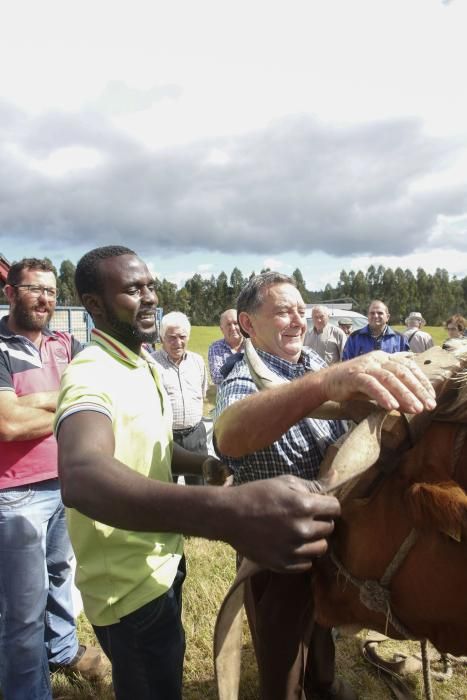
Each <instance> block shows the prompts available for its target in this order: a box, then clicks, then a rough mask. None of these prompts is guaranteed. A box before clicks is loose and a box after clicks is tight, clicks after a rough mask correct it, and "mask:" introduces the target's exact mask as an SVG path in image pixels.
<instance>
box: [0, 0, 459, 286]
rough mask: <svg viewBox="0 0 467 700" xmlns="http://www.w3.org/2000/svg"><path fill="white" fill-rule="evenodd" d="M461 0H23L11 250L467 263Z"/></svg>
mask: <svg viewBox="0 0 467 700" xmlns="http://www.w3.org/2000/svg"><path fill="white" fill-rule="evenodd" d="M466 26H467V3H466V2H465V0H450V1H449V0H445V1H444V2H443V1H442V0H303V1H302V0H287V1H285V0H268V1H267V2H266V1H265V0H254V1H253V2H252V0H235V2H234V1H233V0H230V1H227V0H170V2H168V1H167V0H164V1H162V0H148V1H147V2H146V1H144V0H131V1H130V0H112V1H109V0H79V2H78V0H56V1H51V0H41V1H40V2H34V0H15V2H9V3H2V16H1V23H0V66H1V68H0V252H2V253H3V255H5V257H7V258H8V259H9V260H14V259H17V258H19V257H22V256H23V255H37V256H43V255H48V256H49V257H51V258H52V259H53V260H54V262H56V263H60V262H61V261H62V260H63V259H65V258H69V259H71V260H72V261H73V262H75V263H76V262H77V260H78V259H79V257H80V256H81V255H82V254H83V253H84V252H86V251H87V250H89V249H90V248H92V247H95V246H97V245H106V244H110V243H121V244H123V245H128V246H129V247H131V248H133V249H135V250H136V251H137V252H138V253H139V254H140V255H141V256H142V257H143V258H144V259H145V260H146V261H148V262H149V263H150V264H151V266H152V269H153V270H154V272H155V273H156V274H158V275H159V276H160V277H167V278H168V279H171V280H172V281H174V282H177V283H182V282H183V281H184V280H185V279H186V278H187V277H190V276H191V275H193V274H194V273H195V272H201V273H202V274H208V275H210V274H214V275H217V274H219V272H221V271H222V270H224V271H225V272H226V273H227V274H228V275H229V274H230V272H231V271H232V269H233V267H234V266H237V267H239V268H240V269H241V270H242V272H244V273H245V274H249V273H250V272H251V271H252V270H253V269H254V270H255V271H257V272H259V270H260V268H261V267H264V266H268V267H272V268H274V269H280V270H281V271H283V272H292V271H293V270H294V269H295V268H296V267H299V268H300V269H301V270H302V272H303V275H304V277H305V280H306V282H307V284H308V287H309V288H310V289H319V288H322V287H323V286H324V285H325V284H326V283H327V282H330V283H335V282H336V281H337V279H338V276H339V272H340V270H341V269H343V268H345V269H347V270H350V269H354V270H357V269H363V270H366V268H367V267H368V265H370V264H375V265H379V264H382V265H384V266H386V267H393V268H395V267H397V266H401V267H403V268H406V267H409V268H411V269H413V270H416V269H417V267H419V266H421V267H424V268H425V269H426V270H428V271H434V270H435V269H436V267H444V268H446V269H447V270H448V271H449V272H450V273H451V274H456V275H458V276H465V275H467V97H466V91H465V82H466V80H465V66H466V65H467V42H466V41H465V27H466Z"/></svg>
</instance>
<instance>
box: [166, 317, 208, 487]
mask: <svg viewBox="0 0 467 700" xmlns="http://www.w3.org/2000/svg"><path fill="white" fill-rule="evenodd" d="M190 331H191V324H190V322H189V320H188V318H187V317H186V316H185V314H182V313H180V312H179V311H172V312H171V313H169V314H167V315H166V316H164V317H163V318H162V321H161V327H160V335H161V339H162V348H161V349H160V350H157V351H156V352H154V353H152V356H153V357H154V359H155V360H156V362H157V364H158V366H159V370H160V375H161V378H162V382H163V384H164V387H165V390H166V391H167V393H168V395H169V398H170V402H171V404H172V411H173V426H172V430H173V437H174V441H175V442H176V443H177V444H178V445H181V446H182V447H184V448H185V449H186V450H190V451H191V452H196V453H198V454H205V455H206V456H207V454H208V449H207V444H206V428H205V425H204V423H203V421H202V417H203V401H204V398H205V396H206V391H207V388H208V377H207V370H206V365H205V364H204V360H203V358H202V357H201V355H198V354H197V353H195V352H191V351H190V350H187V346H188V341H189V339H190ZM185 482H186V483H187V484H200V483H203V479H202V477H198V476H192V475H186V476H185Z"/></svg>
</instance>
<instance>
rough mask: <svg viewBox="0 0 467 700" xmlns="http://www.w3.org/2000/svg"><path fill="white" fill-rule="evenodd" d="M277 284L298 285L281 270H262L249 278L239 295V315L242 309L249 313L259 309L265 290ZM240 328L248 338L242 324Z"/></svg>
mask: <svg viewBox="0 0 467 700" xmlns="http://www.w3.org/2000/svg"><path fill="white" fill-rule="evenodd" d="M275 284H291V285H292V286H293V287H296V286H297V285H296V283H295V280H294V278H293V277H289V276H288V275H283V274H282V273H281V272H272V271H271V272H262V273H261V274H260V275H255V276H254V277H252V278H251V279H250V280H248V282H247V283H246V285H245V286H244V287H243V289H242V291H241V292H240V294H239V295H238V299H237V316H238V317H240V314H241V312H242V311H246V312H247V313H249V314H252V313H255V312H256V311H258V309H259V308H260V306H261V305H262V303H263V302H264V295H265V292H266V291H267V290H268V289H269V287H272V286H273V285H275ZM240 330H241V331H242V334H243V335H244V336H245V337H246V338H248V334H247V333H246V332H245V331H244V330H243V328H242V326H241V324H240Z"/></svg>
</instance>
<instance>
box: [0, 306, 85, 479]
mask: <svg viewBox="0 0 467 700" xmlns="http://www.w3.org/2000/svg"><path fill="white" fill-rule="evenodd" d="M7 321H8V317H4V318H2V319H1V320H0V391H14V392H15V393H16V394H17V396H27V395H29V394H36V393H38V392H42V391H58V389H59V386H60V378H61V376H62V374H63V372H64V370H65V368H66V366H67V365H68V364H69V362H70V361H71V359H72V357H73V356H74V355H75V354H76V353H77V352H78V351H79V350H80V348H81V345H80V344H79V342H78V341H77V340H76V339H75V338H74V337H73V336H71V335H70V334H69V333H62V332H60V331H53V332H52V331H49V330H48V329H44V330H43V331H42V342H41V345H40V347H39V348H37V347H36V346H35V345H34V343H33V342H31V341H30V340H29V339H28V338H25V337H24V336H22V335H16V334H14V333H12V332H11V331H10V330H9V328H8V326H7ZM56 477H57V443H56V441H55V438H54V436H53V434H50V435H45V436H43V437H40V438H35V439H34V440H17V441H11V442H4V443H2V445H1V448H0V489H3V488H10V487H16V486H22V485H25V484H33V483H36V482H39V481H45V480H46V479H54V478H56Z"/></svg>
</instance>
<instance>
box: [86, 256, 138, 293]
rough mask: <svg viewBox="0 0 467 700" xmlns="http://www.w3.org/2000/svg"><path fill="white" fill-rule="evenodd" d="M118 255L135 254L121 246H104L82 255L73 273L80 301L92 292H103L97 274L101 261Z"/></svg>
mask: <svg viewBox="0 0 467 700" xmlns="http://www.w3.org/2000/svg"><path fill="white" fill-rule="evenodd" d="M119 255H136V253H135V251H134V250H131V249H130V248H125V246H123V245H106V246H103V247H101V248H94V249H93V250H90V251H89V253H86V254H85V255H83V257H82V258H81V259H80V260H79V262H78V264H77V266H76V271H75V287H76V291H77V292H78V295H79V298H80V299H81V301H83V294H92V293H94V292H97V293H98V294H100V293H101V292H102V291H103V279H102V277H101V275H100V274H99V263H100V262H101V260H106V259H107V258H116V257H118V256H119Z"/></svg>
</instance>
